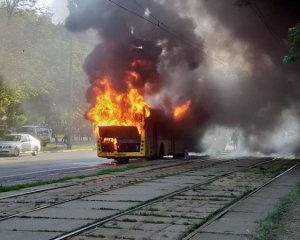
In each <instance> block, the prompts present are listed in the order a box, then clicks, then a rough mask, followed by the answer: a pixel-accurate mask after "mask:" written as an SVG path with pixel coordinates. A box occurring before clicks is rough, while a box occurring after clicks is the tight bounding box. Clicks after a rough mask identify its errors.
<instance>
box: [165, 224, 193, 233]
mask: <svg viewBox="0 0 300 240" xmlns="http://www.w3.org/2000/svg"><path fill="white" fill-rule="evenodd" d="M190 227H191V226H189V225H177V224H173V225H171V226H169V227H167V228H165V229H164V232H176V233H179V234H180V233H183V232H185V231H187V230H188V229H189V228H190Z"/></svg>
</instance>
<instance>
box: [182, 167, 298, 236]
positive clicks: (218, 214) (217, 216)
mask: <svg viewBox="0 0 300 240" xmlns="http://www.w3.org/2000/svg"><path fill="white" fill-rule="evenodd" d="M299 164H300V162H298V163H295V164H294V165H293V166H291V167H290V168H288V169H287V170H286V171H284V172H282V173H280V174H278V175H276V176H275V177H273V178H272V179H270V180H269V181H267V182H266V183H263V184H262V185H260V186H259V187H257V188H255V189H254V190H252V191H251V192H249V193H248V194H246V195H245V196H243V197H242V198H241V199H239V200H238V201H236V202H234V203H233V204H230V205H229V206H227V207H225V208H224V209H223V210H222V211H221V212H219V213H217V214H216V215H214V216H213V217H212V218H211V219H210V220H209V221H207V222H205V223H204V224H202V225H201V226H199V228H197V229H196V230H195V231H193V232H191V233H190V234H189V235H187V236H186V237H184V238H183V239H182V240H189V239H191V238H192V237H194V236H195V235H196V234H197V233H199V232H201V230H202V229H203V228H204V227H207V226H209V225H210V224H212V223H213V222H215V221H216V220H218V219H220V218H221V217H222V216H224V215H225V214H226V213H227V212H228V211H229V210H230V209H232V208H233V207H234V206H236V205H237V204H238V203H240V202H241V201H243V200H245V199H247V198H249V197H251V196H252V195H253V194H254V193H256V192H258V191H259V190H261V189H262V188H264V187H265V186H267V185H269V184H270V183H272V182H274V181H275V180H276V179H278V178H280V177H281V176H283V175H284V174H286V173H288V172H289V171H291V170H292V169H294V168H295V167H296V166H298V165H299Z"/></svg>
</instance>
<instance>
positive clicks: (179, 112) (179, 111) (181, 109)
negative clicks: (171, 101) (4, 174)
mask: <svg viewBox="0 0 300 240" xmlns="http://www.w3.org/2000/svg"><path fill="white" fill-rule="evenodd" d="M190 105H191V100H188V101H186V102H185V103H184V104H182V105H180V106H178V107H175V109H174V111H173V116H174V118H175V119H181V118H182V117H183V116H184V114H185V113H186V112H187V111H188V110H189V108H190Z"/></svg>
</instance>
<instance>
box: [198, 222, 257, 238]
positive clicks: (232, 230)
mask: <svg viewBox="0 0 300 240" xmlns="http://www.w3.org/2000/svg"><path fill="white" fill-rule="evenodd" d="M255 229H256V223H253V222H242V221H232V220H230V221H226V220H217V221H215V222H213V223H212V224H210V225H208V226H207V227H205V228H203V229H202V231H203V232H209V233H226V234H228V233H229V234H236V235H237V234H244V235H247V234H252V233H254V231H255Z"/></svg>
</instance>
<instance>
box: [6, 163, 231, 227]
mask: <svg viewBox="0 0 300 240" xmlns="http://www.w3.org/2000/svg"><path fill="white" fill-rule="evenodd" d="M200 161H201V162H204V161H207V160H200ZM225 162H226V161H223V162H219V163H218V164H221V163H225ZM227 162H228V161H227ZM190 163H193V161H190ZM185 164H186V162H185V163H179V164H175V165H172V166H169V168H170V167H178V166H180V165H185ZM164 168H166V166H162V167H156V168H155V170H158V169H164ZM148 171H153V169H149V170H148ZM148 171H147V170H144V171H142V173H145V172H148ZM189 171H192V170H189ZM110 177H111V176H110ZM88 181H90V180H88ZM80 184H81V183H79V184H74V185H75V186H76V185H80ZM128 185H131V184H130V183H128V184H125V185H121V186H117V187H114V188H110V189H105V190H101V191H96V192H94V193H91V194H87V195H85V196H80V197H77V198H73V199H69V200H64V201H60V202H56V203H53V204H49V205H45V206H42V207H36V208H33V209H30V210H27V211H22V212H18V213H15V214H11V215H9V216H5V217H0V222H2V221H5V220H8V219H11V218H14V217H18V216H21V215H23V214H27V213H32V212H36V211H39V210H43V209H45V208H50V207H54V206H57V205H60V204H64V203H68V202H71V201H75V200H80V199H82V198H86V197H92V196H95V195H98V194H101V193H106V192H110V191H113V190H117V189H121V188H124V187H126V186H128ZM37 191H38V190H37ZM44 191H47V190H44ZM39 192H42V191H39ZM34 193H36V192H35V191H31V192H28V193H23V194H21V193H20V194H16V196H15V197H18V196H22V195H29V194H34ZM9 197H10V198H13V197H14V195H11V196H9Z"/></svg>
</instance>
